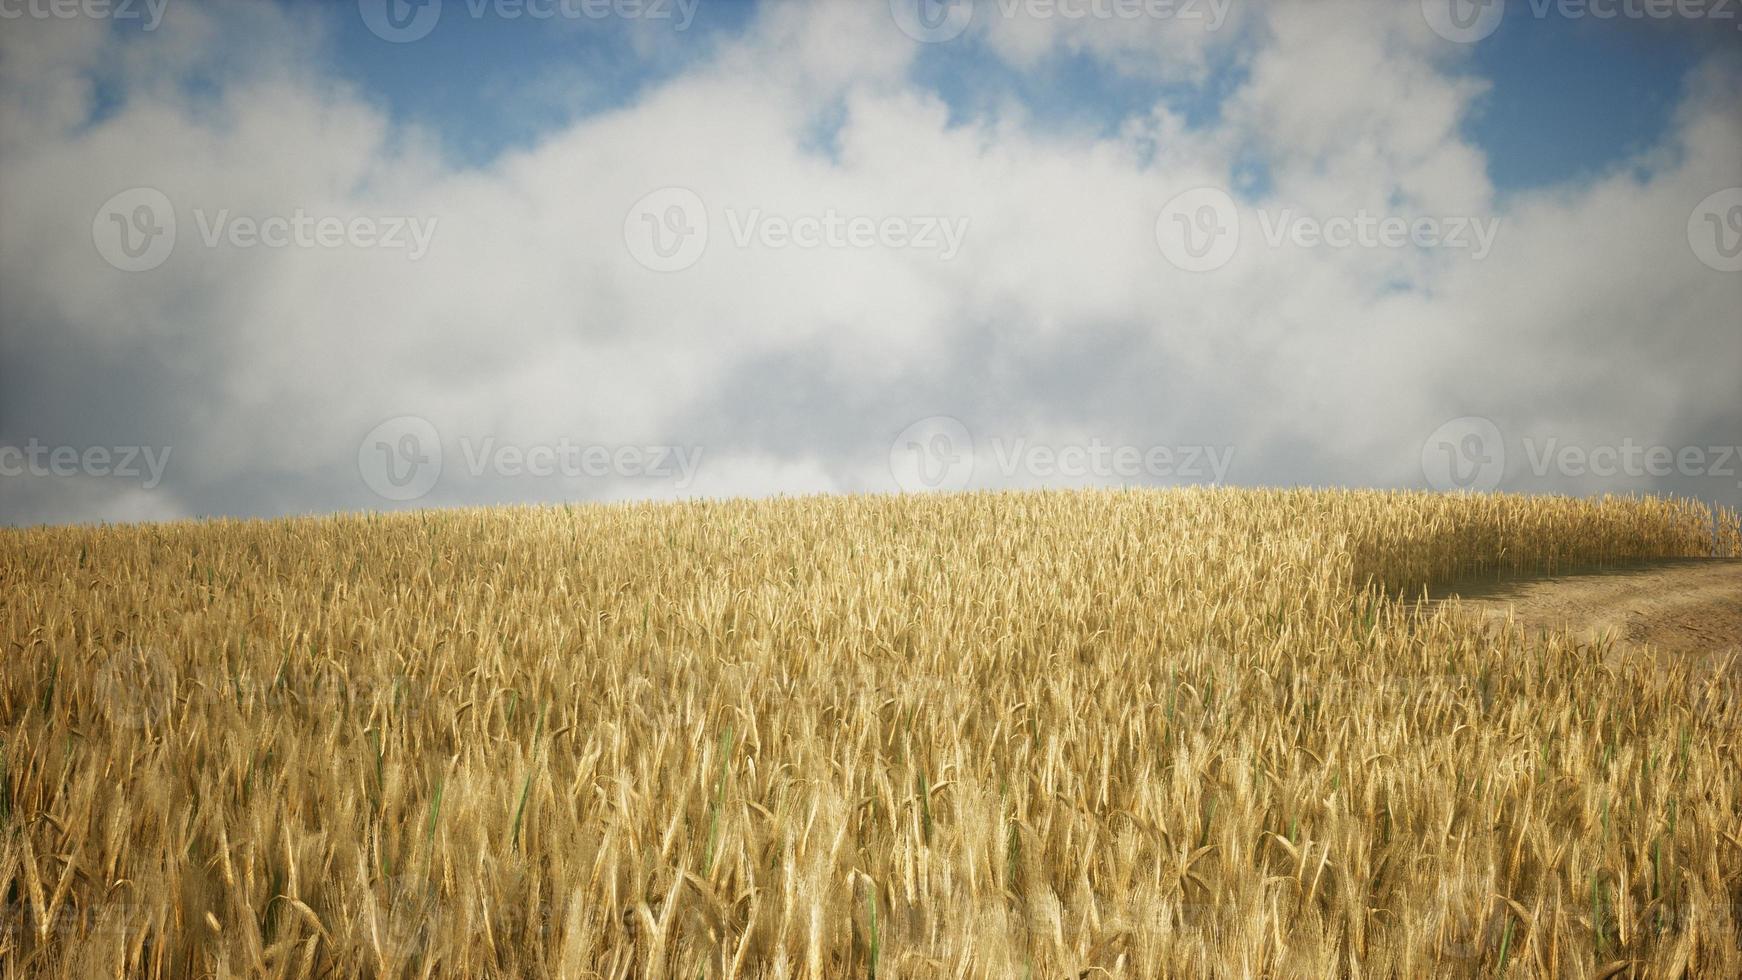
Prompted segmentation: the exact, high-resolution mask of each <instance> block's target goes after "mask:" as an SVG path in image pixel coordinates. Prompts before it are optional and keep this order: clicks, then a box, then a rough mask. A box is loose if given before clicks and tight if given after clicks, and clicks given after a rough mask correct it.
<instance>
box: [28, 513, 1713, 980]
mask: <svg viewBox="0 0 1742 980" xmlns="http://www.w3.org/2000/svg"><path fill="white" fill-rule="evenodd" d="M1714 526H1716V527H1718V528H1719V533H1717V534H1716V535H1714V533H1713V528H1714ZM1714 542H1715V543H1714ZM1714 553H1716V554H1722V555H1738V554H1742V528H1739V527H1738V524H1737V519H1736V516H1735V515H1734V514H1729V513H1724V514H1719V515H1716V520H1714V515H1712V514H1711V513H1709V512H1708V511H1707V510H1706V509H1705V508H1703V507H1701V506H1699V505H1696V504H1692V503H1688V502H1683V501H1669V500H1657V499H1609V500H1602V501H1583V500H1571V499H1563V498H1529V497H1512V496H1436V495H1426V494H1401V493H1368V492H1316V491H1304V490H1302V491H1293V490H1291V491H1254V490H1228V489H1218V490H1186V491H1106V492H1055V493H1010V494H967V495H957V496H925V497H851V498H846V497H842V498H835V497H820V498H804V499H784V500H775V501H763V502H712V503H680V504H658V505H614V506H582V507H573V508H539V509H498V510H459V511H448V512H424V513H406V514H398V515H393V516H353V517H339V518H322V519H299V520H281V521H264V522H238V521H209V522H199V523H182V524H169V525H155V526H152V525H144V526H128V527H107V528H59V529H34V530H22V531H7V532H4V533H0V593H3V595H4V597H5V598H4V604H3V607H0V641H3V642H4V647H5V649H4V664H5V668H4V674H3V677H0V738H3V739H4V744H3V746H0V764H3V766H4V768H3V771H0V899H3V902H4V904H3V905H0V912H3V915H4V919H3V926H4V927H3V928H0V976H5V977H68V978H81V980H82V978H87V977H108V976H143V977H204V976H220V977H222V976H258V975H266V976H275V977H296V976H308V975H313V976H325V977H353V976H365V977H370V976H378V977H423V976H442V977H486V976H496V977H539V976H560V977H597V976H603V977H622V976H648V977H686V978H696V977H729V976H790V977H848V976H867V977H868V976H873V975H875V976H879V977H897V976H900V977H909V976H921V977H930V976H950V977H958V976H968V977H982V976H984V977H999V978H1003V977H1037V978H1038V977H1046V978H1054V977H1104V976H1130V977H1156V976H1174V977H1187V976H1266V977H1327V976H1361V977H1370V976H1371V977H1391V976H1399V977H1411V978H1414V977H1429V976H1435V977H1437V976H1475V975H1483V976H1493V975H1510V976H1545V977H1595V976H1605V975H1607V976H1613V975H1637V976H1653V977H1674V976H1701V977H1736V976H1742V684H1739V683H1738V677H1739V673H1738V668H1735V667H1734V665H1732V664H1729V663H1727V662H1726V661H1725V660H1724V654H1722V653H1720V652H1716V651H1714V652H1713V653H1711V654H1709V655H1707V656H1688V657H1683V658H1661V657H1639V656H1614V655H1613V654H1614V651H1606V650H1604V649H1603V648H1602V647H1601V646H1600V645H1598V646H1592V645H1591V644H1590V643H1589V642H1588V641H1587V640H1584V639H1579V638H1575V637H1572V636H1570V635H1566V634H1560V633H1555V632H1548V633H1542V632H1539V631H1535V630H1526V629H1523V628H1520V627H1516V626H1512V627H1507V626H1505V625H1502V626H1501V627H1500V628H1498V629H1495V628H1493V627H1491V626H1489V625H1487V624H1485V623H1483V622H1481V621H1480V619H1479V618H1478V617H1475V616H1472V615H1468V614H1467V613H1465V612H1464V611H1461V609H1460V607H1459V606H1458V605H1456V604H1442V603H1422V602H1419V601H1415V600H1418V599H1419V598H1420V597H1421V595H1422V593H1423V590H1424V589H1425V588H1428V587H1431V586H1437V585H1440V584H1443V583H1446V582H1450V581H1454V580H1461V579H1465V578H1467V577H1469V576H1472V575H1479V574H1488V573H1505V574H1521V575H1524V574H1536V573H1544V572H1551V571H1566V570H1569V569H1575V568H1583V567H1588V566H1597V565H1605V564H1616V563H1622V562H1627V561H1634V560H1639V559H1650V558H1657V557H1664V556H1710V555H1713V554H1714Z"/></svg>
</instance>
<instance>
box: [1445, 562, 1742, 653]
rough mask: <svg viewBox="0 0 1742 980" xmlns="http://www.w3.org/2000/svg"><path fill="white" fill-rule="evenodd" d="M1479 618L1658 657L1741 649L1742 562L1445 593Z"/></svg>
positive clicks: (1661, 566) (1670, 565)
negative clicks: (1639, 649)
mask: <svg viewBox="0 0 1742 980" xmlns="http://www.w3.org/2000/svg"><path fill="white" fill-rule="evenodd" d="M1451 592H1452V594H1454V595H1457V596H1458V597H1459V599H1460V600H1461V601H1462V604H1463V606H1464V608H1466V609H1469V610H1472V611H1474V612H1475V613H1476V614H1477V615H1480V616H1483V617H1484V618H1490V619H1498V620H1503V619H1504V618H1505V617H1506V616H1507V615H1508V614H1510V615H1511V616H1512V617H1513V619H1514V620H1516V621H1517V622H1518V623H1519V624H1520V625H1522V626H1524V627H1525V628H1527V629H1531V630H1567V631H1568V632H1570V633H1573V634H1575V635H1578V636H1581V637H1583V638H1585V639H1588V640H1590V641H1593V642H1594V641H1597V640H1600V639H1605V638H1606V639H1608V640H1610V641H1611V642H1613V643H1616V644H1621V645H1625V646H1632V647H1651V648H1652V649H1654V650H1656V651H1657V652H1659V653H1665V654H1688V653H1695V654H1710V653H1715V652H1721V651H1728V650H1734V649H1739V648H1742V560H1733V559H1688V560H1681V561H1668V562H1657V563H1653V564H1650V565H1644V566H1636V567H1630V568H1623V569H1614V570H1607V571H1601V572H1593V573H1590V574H1582V575H1562V576H1554V577H1551V578H1536V579H1525V580H1520V581H1514V582H1502V583H1492V582H1491V583H1485V584H1482V585H1477V586H1466V587H1464V588H1455V589H1453V590H1451Z"/></svg>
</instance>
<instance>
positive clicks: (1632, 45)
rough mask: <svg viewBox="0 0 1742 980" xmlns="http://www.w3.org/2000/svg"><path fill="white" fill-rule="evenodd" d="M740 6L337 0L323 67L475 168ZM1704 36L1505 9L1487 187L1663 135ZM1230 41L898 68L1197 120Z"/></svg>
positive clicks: (955, 87)
mask: <svg viewBox="0 0 1742 980" xmlns="http://www.w3.org/2000/svg"><path fill="white" fill-rule="evenodd" d="M825 2H827V0H825ZM454 6H455V7H458V4H457V3H456V4H454ZM755 16H756V3H755V2H754V0H701V2H700V3H699V4H698V6H697V7H696V8H695V15H694V20H693V22H692V23H691V24H690V26H689V27H688V28H687V29H686V30H685V31H683V32H681V33H678V32H672V33H671V34H670V35H669V36H667V37H664V38H661V39H660V41H661V43H660V44H659V45H658V46H657V48H656V49H655V50H653V51H651V52H650V51H646V50H637V49H636V48H635V46H634V45H633V44H632V43H631V41H630V38H629V36H628V29H627V28H626V27H625V26H624V24H623V22H622V21H620V20H610V19H601V20H587V19H584V18H569V19H566V20H533V19H530V18H520V19H504V18H502V17H495V16H486V17H477V18H474V17H470V16H458V15H455V14H452V13H449V14H447V15H445V16H444V17H443V18H442V19H441V20H440V21H439V22H438V23H437V25H436V27H435V28H434V30H433V31H431V33H430V34H429V35H428V36H427V37H426V38H424V39H422V40H420V41H419V42H417V43H410V44H396V43H391V42H388V41H384V40H382V39H381V38H379V37H376V36H375V35H374V34H371V33H370V32H369V31H368V29H367V28H366V27H365V26H364V23H363V21H362V19H361V18H360V17H359V16H357V13H356V10H355V9H354V8H353V6H352V5H351V4H349V3H338V4H333V5H330V6H328V7H327V8H326V9H325V20H326V24H327V28H328V30H330V31H331V35H332V40H333V45H332V58H333V70H334V72H335V73H336V74H337V76H339V77H342V78H345V79H349V80H352V81H354V82H355V83H356V84H357V85H358V86H359V87H360V89H361V90H362V92H363V94H364V96H365V97H366V98H368V99H370V100H371V101H373V102H376V103H377V104H379V105H380V106H382V107H383V108H384V109H386V110H387V111H389V112H390V113H391V114H392V117H393V118H394V119H395V120H397V121H401V122H408V123H415V124H417V125H420V126H424V127H428V128H429V129H430V130H431V131H433V132H435V133H437V134H439V136H440V138H441V140H442V143H443V146H444V147H445V149H446V150H447V151H448V152H449V153H451V154H452V155H453V157H454V159H455V160H456V161H460V162H465V163H470V164H474V165H477V164H484V163H488V162H489V161H490V160H492V159H493V158H494V157H496V156H497V155H498V154H500V153H501V152H503V151H504V150H512V149H515V148H523V147H525V146H527V145H529V144H531V143H533V142H535V141H536V140H538V138H539V137H540V135H541V134H544V133H548V132H550V131H552V130H556V129H560V128H562V127H564V126H566V125H568V124H570V123H572V122H574V121H576V120H580V119H584V118H586V117H588V116H589V115H592V114H595V113H600V112H606V111H610V110H612V109H617V108H621V107H623V106H626V105H629V104H631V103H632V102H633V101H634V100H635V99H636V98H637V97H638V96H639V95H640V94H641V93H643V92H644V91H646V90H647V89H648V87H649V86H653V85H657V84H658V83H660V82H662V81H664V80H666V79H669V78H671V77H672V76H674V75H676V74H679V73H680V72H682V71H683V70H684V69H685V68H686V67H688V66H689V65H690V64H692V63H694V61H696V60H697V59H699V58H703V57H705V56H706V55H707V54H708V52H709V51H710V50H711V49H712V47H713V45H715V44H716V43H717V42H718V41H719V40H720V39H721V38H722V37H730V36H733V35H735V34H737V33H740V32H742V31H743V30H744V29H745V28H746V27H747V26H748V25H749V23H750V22H751V20H752V19H753V18H754V17H755ZM1713 35H1714V32H1710V31H1707V32H1700V31H1690V30H1681V31H1676V30H1669V29H1662V28H1659V29H1651V28H1649V27H1644V28H1642V27H1640V26H1639V25H1638V24H1637V23H1615V22H1603V21H1595V20H1581V21H1568V20H1562V19H1554V18H1538V17H1535V16H1532V15H1531V12H1530V7H1529V6H1528V5H1527V4H1523V3H1515V4H1513V5H1512V6H1511V7H1510V8H1509V9H1508V11H1507V15H1506V20H1505V22H1504V23H1503V25H1502V26H1501V27H1500V28H1499V29H1498V30H1496V31H1495V32H1494V33H1493V34H1492V35H1490V36H1489V37H1487V38H1485V39H1483V40H1482V41H1480V42H1477V43H1476V44H1475V45H1474V51H1473V56H1472V57H1471V58H1470V60H1469V62H1468V64H1467V65H1465V66H1464V68H1463V70H1464V71H1467V72H1468V73H1469V74H1471V75H1474V76H1476V77H1479V78H1482V79H1485V80H1486V81H1487V82H1489V83H1490V84H1491V85H1492V89H1491V91H1490V93H1489V94H1488V96H1487V97H1485V98H1484V99H1483V100H1481V102H1480V103H1479V104H1478V105H1477V107H1476V109H1475V112H1474V113H1473V115H1472V117H1471V118H1470V119H1469V120H1468V121H1467V132H1468V134H1469V136H1470V137H1471V139H1472V140H1474V141H1475V142H1476V143H1477V144H1478V145H1480V146H1481V148H1482V149H1483V150H1484V151H1485V153H1486V154H1487V158H1488V172H1489V177H1490V179H1491V180H1493V182H1494V184H1495V186H1496V188H1498V189H1499V190H1500V191H1501V192H1503V193H1504V192H1506V191H1512V190H1519V189H1528V188H1539V187H1545V186H1550V185H1554V184H1557V183H1565V182H1569V181H1577V180H1580V179H1583V178H1585V177H1588V176H1590V175H1591V174H1593V173H1596V172H1601V171H1603V170H1605V169H1607V168H1610V167H1612V166H1614V165H1616V164H1618V163H1620V162H1622V161H1625V160H1626V159H1628V158H1629V157H1631V156H1633V155H1635V154H1637V153H1639V152H1641V151H1642V150H1645V149H1647V148H1649V147H1650V146H1651V145H1652V144H1654V143H1655V142H1656V141H1657V140H1658V139H1660V138H1661V137H1662V135H1663V132H1664V130H1665V127H1666V126H1667V125H1668V123H1669V118H1670V114H1671V110H1672V109H1673V107H1674V105H1675V103H1676V101H1677V100H1678V98H1679V97H1680V96H1681V95H1682V91H1683V85H1684V79H1685V77H1686V75H1687V73H1688V72H1689V71H1691V70H1692V69H1693V68H1694V67H1695V66H1696V65H1698V64H1699V63H1700V60H1701V58H1702V56H1703V55H1705V54H1706V53H1707V52H1708V51H1709V49H1710V48H1711V46H1712V45H1713V44H1721V43H1725V42H1731V43H1734V39H1733V38H1728V37H1722V36H1718V37H1714V36H1713ZM1237 54H1238V52H1232V53H1230V56H1226V57H1223V58H1221V59H1220V60H1219V63H1218V64H1217V65H1216V68H1215V71H1214V72H1213V73H1212V75H1211V76H1210V78H1209V79H1208V82H1207V84H1187V83H1179V82H1175V83H1171V84H1170V83H1164V82H1160V81H1156V80H1153V79H1144V78H1134V77H1132V76H1130V75H1128V74H1124V73H1121V72H1120V71H1119V70H1117V69H1116V68H1115V67H1113V66H1110V65H1108V64H1106V63H1105V62H1103V61H1101V60H1098V59H1096V58H1094V57H1092V56H1089V55H1085V54H1080V53H1060V54H1058V55H1056V56H1054V57H1051V58H1049V59H1047V60H1046V62H1045V63H1044V65H1043V66H1042V68H1041V70H1038V71H1034V70H1023V69H1019V68H1016V67H1013V66H1010V65H1008V64H1006V63H1004V62H1002V61H1001V60H999V59H998V58H997V57H995V56H994V55H993V54H992V53H991V52H989V51H988V49H987V47H986V46H985V45H984V44H981V43H975V42H974V40H973V39H972V38H971V37H965V38H963V39H960V40H958V41H956V42H951V43H944V44H935V45H929V46H927V47H926V48H924V49H923V50H922V52H921V55H920V57H919V59H918V60H917V61H916V63H915V65H914V68H913V75H914V78H915V79H916V80H917V81H919V82H921V83H922V84H924V85H926V86H927V87H929V88H931V89H932V90H934V91H935V92H937V94H938V95H939V96H940V97H942V98H943V99H945V100H946V101H947V102H948V103H949V105H950V107H951V109H952V112H953V113H955V114H956V115H958V116H959V117H960V118H971V117H972V116H973V115H974V114H975V113H976V112H978V111H980V110H982V109H983V108H984V106H985V104H986V102H987V100H989V99H1004V98H1009V97H1011V96H1015V97H1016V98H1018V99H1020V100H1021V102H1022V103H1024V104H1025V105H1026V106H1028V107H1029V109H1030V110H1031V111H1032V112H1033V113H1034V114H1035V115H1036V117H1037V118H1040V119H1043V120H1046V121H1048V122H1050V123H1051V124H1053V125H1057V126H1072V127H1093V128H1096V129H1098V130H1100V131H1103V132H1106V131H1111V130H1113V129H1115V128H1117V126H1118V124H1119V123H1120V122H1121V121H1122V120H1124V119H1125V118H1127V117H1129V116H1130V115H1132V114H1140V113H1143V112H1146V111H1147V110H1148V109H1149V108H1150V107H1151V106H1153V105H1154V104H1155V103H1156V102H1158V101H1164V102H1166V103H1167V104H1169V105H1170V106H1172V107H1174V108H1176V109H1177V110H1178V111H1180V112H1182V113H1183V114H1184V115H1185V116H1186V118H1187V119H1188V120H1191V121H1193V122H1200V121H1203V120H1207V119H1213V118H1214V117H1215V114H1216V112H1217V110H1218V108H1219V99H1220V98H1221V97H1222V96H1223V95H1225V94H1226V92H1227V91H1228V90H1229V89H1230V88H1231V87H1232V86H1233V85H1234V84H1235V83H1236V82H1237V80H1238V78H1239V76H1240V65H1239V64H1238V61H1239V59H1238V57H1237ZM553 89H554V90H553ZM528 93H536V95H535V96H532V97H528Z"/></svg>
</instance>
